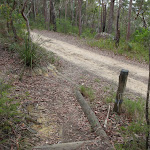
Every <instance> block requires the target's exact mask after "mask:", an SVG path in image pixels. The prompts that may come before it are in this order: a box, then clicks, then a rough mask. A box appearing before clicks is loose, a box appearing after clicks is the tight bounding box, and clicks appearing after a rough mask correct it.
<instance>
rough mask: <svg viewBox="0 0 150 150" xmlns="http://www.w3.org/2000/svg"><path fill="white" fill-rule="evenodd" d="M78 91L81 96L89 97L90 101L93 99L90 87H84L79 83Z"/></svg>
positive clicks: (93, 95)
mask: <svg viewBox="0 0 150 150" xmlns="http://www.w3.org/2000/svg"><path fill="white" fill-rule="evenodd" d="M80 92H81V94H82V95H83V96H85V97H87V98H89V99H90V100H91V101H93V100H94V99H95V94H94V91H93V89H92V88H91V87H86V86H84V85H81V86H80Z"/></svg>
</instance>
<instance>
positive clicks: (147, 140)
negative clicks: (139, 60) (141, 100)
mask: <svg viewBox="0 0 150 150" xmlns="http://www.w3.org/2000/svg"><path fill="white" fill-rule="evenodd" d="M149 92H150V49H149V79H148V88H147V97H146V112H145V114H146V123H147V128H148V130H147V134H146V150H148V149H149V146H150V145H149V128H150V127H149V126H150V121H149Z"/></svg>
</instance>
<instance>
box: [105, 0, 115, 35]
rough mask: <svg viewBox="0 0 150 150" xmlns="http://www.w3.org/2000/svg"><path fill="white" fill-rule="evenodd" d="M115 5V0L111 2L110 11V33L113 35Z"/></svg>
mask: <svg viewBox="0 0 150 150" xmlns="http://www.w3.org/2000/svg"><path fill="white" fill-rule="evenodd" d="M114 3H115V0H111V2H110V11H109V18H108V28H107V29H108V33H109V34H111V33H112V27H113V20H114Z"/></svg>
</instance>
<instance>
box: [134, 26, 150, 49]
mask: <svg viewBox="0 0 150 150" xmlns="http://www.w3.org/2000/svg"><path fill="white" fill-rule="evenodd" d="M132 39H133V41H134V42H137V43H140V44H142V45H144V46H145V47H148V46H149V44H150V30H149V29H145V28H140V29H139V30H136V31H135V33H134V34H133V37H132Z"/></svg>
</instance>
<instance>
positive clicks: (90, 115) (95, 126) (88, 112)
mask: <svg viewBox="0 0 150 150" xmlns="http://www.w3.org/2000/svg"><path fill="white" fill-rule="evenodd" d="M76 97H77V100H78V102H79V103H80V106H81V107H82V110H83V112H84V114H85V116H86V117H87V119H88V121H89V123H90V125H91V128H92V130H93V131H94V132H95V133H96V134H97V135H98V136H100V137H101V140H102V141H103V142H104V143H105V145H107V146H108V147H109V149H113V147H112V145H111V144H110V141H109V139H108V137H107V135H106V133H105V131H104V130H103V128H102V127H101V125H100V123H99V121H98V119H97V117H96V115H95V113H94V112H93V111H92V109H91V108H90V106H89V105H88V103H87V102H86V100H85V99H84V97H83V96H82V94H81V93H80V91H78V90H76Z"/></svg>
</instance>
